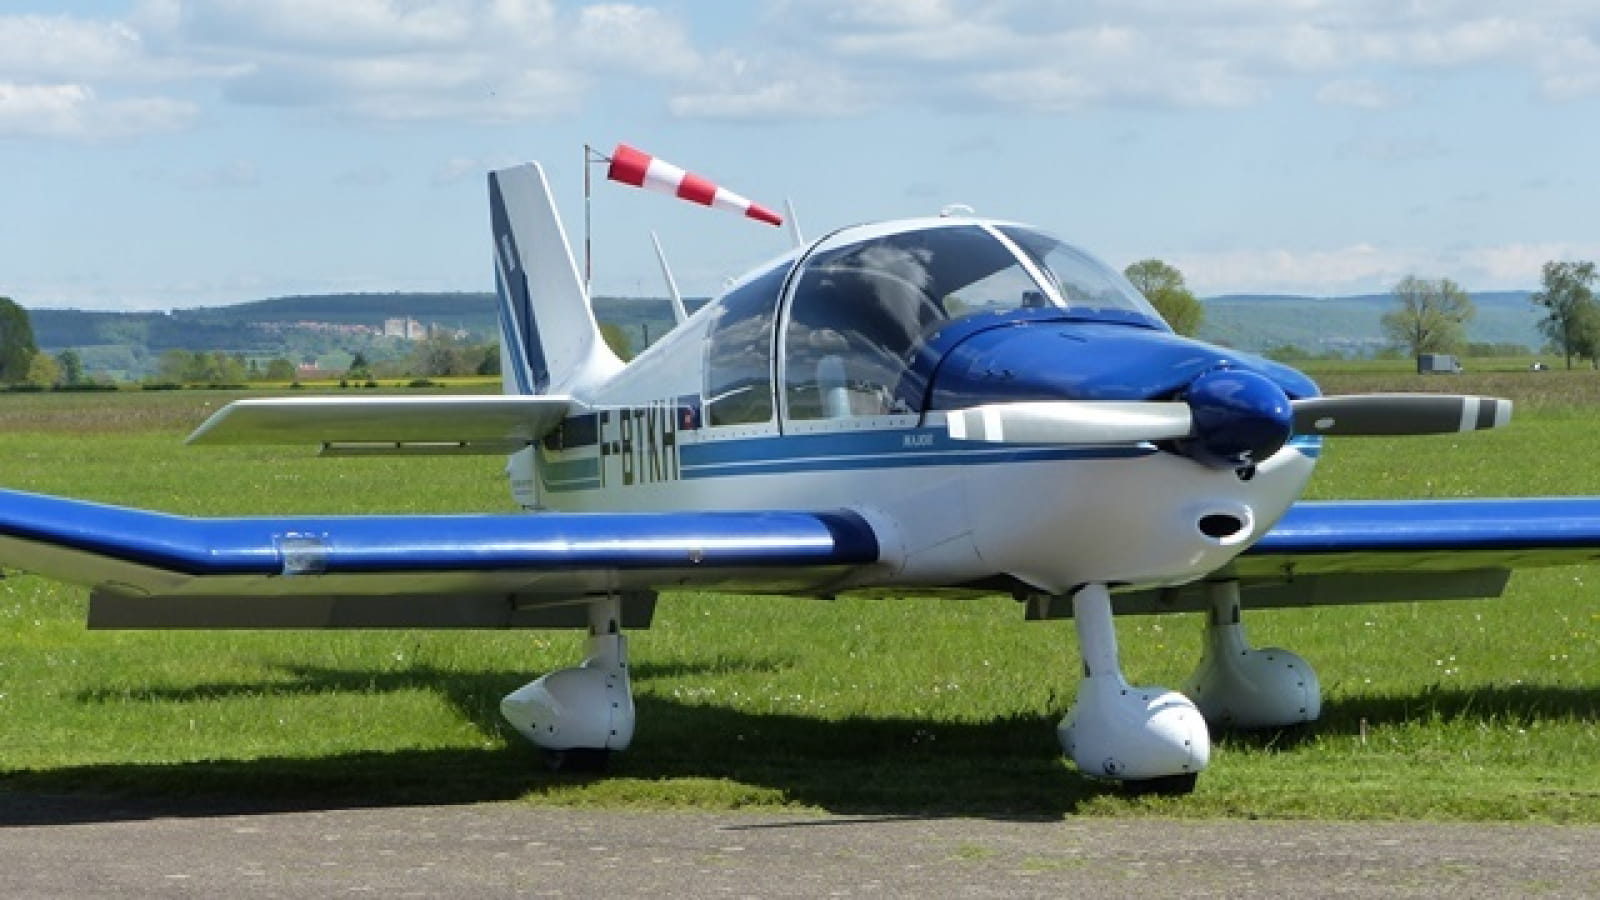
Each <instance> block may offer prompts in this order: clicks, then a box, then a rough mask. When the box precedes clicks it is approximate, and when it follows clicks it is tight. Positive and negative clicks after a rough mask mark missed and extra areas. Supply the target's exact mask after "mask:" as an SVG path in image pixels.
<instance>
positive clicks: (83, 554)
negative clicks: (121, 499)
mask: <svg viewBox="0 0 1600 900" xmlns="http://www.w3.org/2000/svg"><path fill="white" fill-rule="evenodd" d="M878 559H879V545H878V540H877V536H876V535H875V534H874V532H873V530H872V527H871V526H870V525H869V524H868V523H867V522H866V521H865V520H864V519H863V518H862V517H861V516H859V515H857V514H855V513H853V512H849V511H844V510H838V511H809V512H808V511H792V512H698V513H561V514H557V513H536V514H500V515H387V516H332V517H329V516H321V517H319V516H305V517H301V516H283V517H245V518H191V517H185V516H175V515H168V514H165V513H158V512H150V511H147V510H138V509H128V508H124V507H116V506H107V505H103V504H98V503H89V502H85V501H82V500H72V499H68V498H64V497H53V496H46V495H41V494H31V493H25V492H22V491H11V490H0V564H5V565H8V566H12V567H16V568H20V569H24V570H27V571H30V572H36V573H38V574H41V575H45V576H47V577H50V578H53V579H57V580H61V581H67V582H71V583H76V584H81V585H85V586H88V587H89V588H91V589H92V591H93V594H92V598H91V610H90V626H91V627H117V628H140V627H161V628H182V627H196V628H272V627H299V628H306V627H349V628H378V627H517V626H525V625H526V626H538V627H543V626H546V625H549V624H560V623H559V622H557V623H552V622H551V621H550V620H549V619H547V618H541V617H540V615H538V611H539V610H540V609H542V608H545V607H552V606H562V605H572V604H580V603H581V601H584V600H586V599H587V598H589V597H592V596H593V595H596V594H606V593H625V592H643V593H650V592H653V591H654V590H656V589H665V588H669V587H671V588H677V587H694V586H703V587H708V588H719V589H739V590H760V591H762V592H774V591H776V592H785V593H789V592H792V593H826V592H828V588H829V586H830V585H834V584H837V583H839V582H840V581H841V580H842V579H843V578H844V577H845V576H847V575H848V574H849V573H850V572H852V571H853V570H855V569H858V568H860V567H864V566H869V565H871V564H873V563H876V562H877V561H878ZM579 615H580V619H579V623H580V624H581V621H582V620H581V615H582V611H581V607H580V608H579Z"/></svg>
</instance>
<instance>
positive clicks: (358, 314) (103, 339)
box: [28, 292, 704, 378]
mask: <svg viewBox="0 0 1600 900" xmlns="http://www.w3.org/2000/svg"><path fill="white" fill-rule="evenodd" d="M690 302H691V306H694V305H698V304H699V303H703V302H704V299H696V300H693V301H690ZM595 308H596V312H597V314H598V316H599V317H600V319H601V320H602V321H608V322H614V323H616V324H618V325H620V326H622V328H623V329H624V331H625V332H626V333H627V334H628V335H629V338H630V340H632V341H633V344H634V347H635V348H636V349H637V348H642V347H643V346H644V345H645V340H646V337H647V336H648V337H649V338H651V339H654V338H656V337H659V336H660V335H662V334H664V333H665V332H666V330H667V329H668V328H670V327H671V325H672V309H671V306H670V305H669V303H668V301H667V299H666V298H664V297H663V298H626V297H596V298H595ZM28 317H29V320H30V322H31V323H32V325H33V334H34V341H35V342H36V343H37V344H38V345H39V347H40V348H41V349H43V350H45V351H47V352H51V353H58V352H60V351H62V350H66V349H73V350H75V351H77V352H78V353H79V354H80V356H82V358H83V360H84V363H85V366H86V368H87V369H88V370H89V371H90V372H91V373H99V374H107V375H111V376H113V377H120V378H140V377H143V376H144V375H145V374H148V373H149V372H150V371H153V369H154V367H155V361H156V360H157V359H158V358H159V357H160V356H161V354H162V353H163V352H165V351H167V350H174V349H178V350H221V351H224V352H227V353H238V354H241V355H244V356H246V357H260V358H272V357H279V356H281V357H285V358H287V359H290V360H292V361H295V362H300V361H309V360H314V359H319V358H322V357H323V356H325V355H327V354H350V353H354V352H357V351H360V352H362V353H365V354H366V355H367V356H368V358H369V359H382V358H388V357H392V356H396V355H403V354H404V352H405V351H406V349H407V348H408V346H409V344H408V343H407V342H405V341H404V340H403V339H400V338H393V337H384V336H383V335H382V330H383V325H384V322H385V321H386V320H389V319H410V320H415V321H416V322H417V323H419V324H420V325H421V326H422V327H423V328H425V329H426V328H429V327H430V326H437V327H440V328H444V329H447V330H449V331H452V332H466V333H467V334H468V335H469V337H470V339H472V340H475V341H481V342H484V343H489V342H493V341H498V340H499V320H498V314H497V312H496V308H495V299H494V295H493V294H489V293H403V292H402V293H390V294H321V295H312V296H297V297H274V298H271V299H267V300H256V301H252V302H249V303H239V304H235V305H232V306H214V307H201V308H196V309H175V310H172V311H171V312H104V311H92V310H73V309H31V310H29V311H28Z"/></svg>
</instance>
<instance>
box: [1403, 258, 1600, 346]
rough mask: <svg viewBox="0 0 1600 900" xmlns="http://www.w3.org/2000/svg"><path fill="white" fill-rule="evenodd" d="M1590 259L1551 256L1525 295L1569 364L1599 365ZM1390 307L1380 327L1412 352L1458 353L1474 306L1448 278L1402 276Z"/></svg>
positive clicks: (1599, 311) (1598, 310) (1598, 319)
mask: <svg viewBox="0 0 1600 900" xmlns="http://www.w3.org/2000/svg"><path fill="white" fill-rule="evenodd" d="M1595 277H1596V272H1595V264H1594V263H1593V262H1585V261H1572V262H1562V261H1556V260H1552V261H1550V262H1547V263H1545V264H1544V267H1543V269H1542V270H1541V273H1540V282H1541V288H1540V290H1539V291H1537V292H1535V293H1534V294H1533V295H1532V297H1530V298H1529V299H1531V300H1532V301H1533V304H1534V305H1535V306H1539V307H1543V309H1544V315H1543V316H1542V317H1541V318H1540V319H1539V330H1540V332H1541V333H1543V334H1544V336H1545V338H1546V340H1548V341H1549V345H1548V346H1549V348H1550V349H1551V350H1552V351H1553V352H1555V353H1559V354H1561V356H1562V357H1564V358H1565V359H1566V363H1567V368H1569V369H1570V368H1572V361H1573V360H1574V359H1575V358H1578V359H1582V358H1587V359H1588V360H1590V361H1591V362H1592V363H1593V364H1594V366H1595V368H1597V369H1600V304H1597V303H1596V301H1595V296H1594V289H1593V285H1594V282H1595ZM1393 294H1394V298H1395V307H1394V309H1392V310H1391V311H1389V312H1388V313H1385V314H1384V316H1383V320H1382V325H1383V331H1384V334H1385V336H1387V337H1388V338H1389V340H1391V341H1393V342H1394V343H1395V345H1396V346H1398V347H1400V348H1402V349H1404V350H1405V351H1406V352H1408V353H1409V354H1410V355H1411V356H1413V357H1419V356H1422V355H1423V354H1426V353H1460V352H1461V350H1462V348H1463V347H1465V346H1467V342H1466V323H1467V322H1469V321H1471V320H1472V317H1473V315H1474V313H1476V309H1475V308H1474V306H1473V304H1472V297H1471V295H1469V294H1468V293H1467V292H1466V291H1464V290H1462V288H1461V286H1460V285H1458V284H1456V283H1455V282H1454V281H1451V280H1450V279H1448V278H1439V279H1427V278H1418V277H1416V276H1415V275H1407V276H1406V277H1404V278H1402V279H1400V282H1399V283H1398V284H1396V285H1395V287H1394V291H1393Z"/></svg>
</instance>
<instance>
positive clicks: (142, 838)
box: [0, 793, 1600, 900]
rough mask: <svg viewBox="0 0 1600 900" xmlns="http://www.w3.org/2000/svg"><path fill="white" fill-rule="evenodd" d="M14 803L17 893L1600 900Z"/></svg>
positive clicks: (1179, 853) (1555, 858) (1114, 861)
mask: <svg viewBox="0 0 1600 900" xmlns="http://www.w3.org/2000/svg"><path fill="white" fill-rule="evenodd" d="M0 804H4V807H5V808H4V809H3V810H0V822H3V823H4V824H3V825H0V896H4V897H30V898H55V897H73V898H92V897H118V898H136V897H222V896H229V897H311V896H316V897H335V896H382V897H408V896H419V897H450V896H461V897H466V896H471V897H511V896H554V897H599V896H616V897H633V896H656V897H715V896H729V897H825V896H843V897H1047V896H1060V895H1062V894H1063V893H1069V892H1070V893H1072V894H1077V895H1082V896H1093V897H1109V898H1118V897H1127V898H1138V900H1151V898H1157V897H1179V896H1182V897H1206V896H1229V897H1250V896H1263V897H1265V896H1273V897H1281V896H1298V897H1301V898H1309V897H1338V896H1352V897H1356V896H1359V897H1378V896H1382V897H1449V898H1453V900H1460V898H1469V897H1522V896H1537V897H1596V896H1600V828H1593V827H1556V826H1545V825H1445V824H1414V823H1315V822H1242V821H1219V822H1204V821H1202V822H1195V821H1170V820H1152V819H1132V820H1128V819H1068V820H1065V821H997V820H993V819H952V818H937V819H924V818H901V817H895V818H873V817H848V816H817V817H813V816H808V815H803V814H800V815H794V816H774V815H772V814H771V813H763V814H759V815H756V814H748V815H744V814H700V813H632V812H596V811H588V810H566V809H550V808H541V807H531V806H521V805H516V804H496V805H483V806H456V807H393V808H385V809H354V810H323V811H314V812H286V813H278V814H250V815H233V814H228V813H225V812H218V811H215V810H192V809H191V810H182V809H175V808H169V809H160V808H153V807H152V808H146V809H140V808H138V807H136V806H132V805H128V804H119V803H118V802H117V801H110V800H97V799H95V798H87V797H38V796H18V795H14V794H4V793H0Z"/></svg>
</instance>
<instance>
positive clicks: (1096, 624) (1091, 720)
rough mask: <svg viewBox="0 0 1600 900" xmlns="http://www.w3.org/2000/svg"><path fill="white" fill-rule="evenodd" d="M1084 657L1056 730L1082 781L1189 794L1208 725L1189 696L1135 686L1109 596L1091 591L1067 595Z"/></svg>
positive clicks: (1207, 752)
mask: <svg viewBox="0 0 1600 900" xmlns="http://www.w3.org/2000/svg"><path fill="white" fill-rule="evenodd" d="M1072 615H1073V621H1074V623H1075V625H1076V627H1077V630H1078V645H1079V647H1080V649H1081V651H1082V656H1083V680H1082V681H1080V682H1078V698H1077V702H1075V703H1074V704H1073V706H1072V709H1071V711H1070V712H1068V713H1067V715H1066V718H1064V719H1062V720H1061V724H1060V725H1059V726H1057V728H1056V735H1057V737H1058V738H1060V740H1061V747H1062V749H1063V750H1065V751H1066V753H1067V755H1068V756H1070V757H1072V761H1073V762H1074V763H1075V764H1076V765H1077V766H1078V769H1079V770H1080V771H1082V772H1083V773H1084V774H1086V775H1092V776H1096V777H1102V778H1111V779H1115V780H1118V781H1122V782H1124V783H1126V784H1127V785H1128V786H1129V788H1130V789H1132V790H1135V791H1144V792H1149V791H1158V792H1161V793H1188V792H1189V791H1191V790H1193V789H1194V783H1195V778H1196V777H1197V776H1198V775H1199V774H1200V772H1201V771H1202V770H1203V769H1205V767H1206V764H1207V763H1209V762H1210V760H1211V736H1210V733H1209V732H1207V731H1206V723H1205V719H1204V718H1202V717H1201V715H1200V711H1199V710H1198V709H1196V708H1195V705H1194V703H1192V702H1190V700H1189V698H1188V697H1185V696H1184V695H1182V694H1180V693H1178V692H1176V691H1170V690H1167V689H1165V688H1159V687H1132V686H1130V685H1129V684H1128V682H1127V680H1126V679H1125V678H1123V676H1122V669H1121V667H1120V664H1119V662H1118V659H1117V633H1116V629H1115V627H1114V626H1113V625H1112V621H1111V594H1110V592H1109V591H1108V590H1107V589H1106V586H1105V585H1103V584H1090V585H1086V586H1085V587H1083V588H1080V589H1079V590H1078V592H1077V593H1076V594H1074V595H1073V596H1072Z"/></svg>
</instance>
